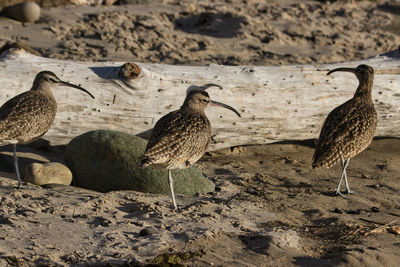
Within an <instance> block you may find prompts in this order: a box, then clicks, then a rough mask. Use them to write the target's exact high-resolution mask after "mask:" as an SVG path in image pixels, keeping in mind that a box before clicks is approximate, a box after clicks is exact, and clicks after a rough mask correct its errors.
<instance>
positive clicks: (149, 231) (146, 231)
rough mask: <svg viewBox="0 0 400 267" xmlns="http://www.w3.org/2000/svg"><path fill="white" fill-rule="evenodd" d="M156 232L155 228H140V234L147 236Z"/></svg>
mask: <svg viewBox="0 0 400 267" xmlns="http://www.w3.org/2000/svg"><path fill="white" fill-rule="evenodd" d="M155 233H156V230H154V228H144V229H142V230H140V232H139V236H146V235H153V234H155Z"/></svg>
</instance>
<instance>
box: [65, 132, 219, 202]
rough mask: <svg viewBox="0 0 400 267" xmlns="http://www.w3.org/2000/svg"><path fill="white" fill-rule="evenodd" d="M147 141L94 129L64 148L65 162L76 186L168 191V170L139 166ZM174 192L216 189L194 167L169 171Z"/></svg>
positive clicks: (202, 191) (106, 190)
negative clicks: (172, 180)
mask: <svg viewBox="0 0 400 267" xmlns="http://www.w3.org/2000/svg"><path fill="white" fill-rule="evenodd" d="M146 143H147V141H146V140H144V139H142V138H140V137H137V136H133V135H130V134H126V133H121V132H115V131H107V130H96V131H91V132H87V133H84V134H82V135H80V136H77V137H75V138H74V139H72V140H71V142H70V143H69V144H68V145H67V147H66V152H65V161H66V164H67V166H68V167H69V168H70V170H71V171H72V174H73V177H74V178H73V179H74V183H75V185H76V186H79V187H83V188H87V189H92V190H96V191H99V192H109V191H112V190H135V191H140V192H145V193H154V194H168V195H169V185H168V173H167V170H158V169H153V168H151V167H147V168H140V167H139V162H140V157H141V156H142V155H143V153H144V150H145V147H146ZM172 177H173V179H174V190H175V193H176V194H183V195H188V196H192V195H194V194H196V193H208V192H212V191H214V189H215V185H214V183H213V182H212V181H210V180H209V179H207V178H206V177H204V176H203V174H202V173H201V171H200V170H199V169H197V168H195V167H190V168H186V169H181V170H172Z"/></svg>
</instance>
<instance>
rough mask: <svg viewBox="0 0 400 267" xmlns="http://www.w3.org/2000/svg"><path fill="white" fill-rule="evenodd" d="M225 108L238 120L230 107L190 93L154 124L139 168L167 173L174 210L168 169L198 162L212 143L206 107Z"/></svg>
mask: <svg viewBox="0 0 400 267" xmlns="http://www.w3.org/2000/svg"><path fill="white" fill-rule="evenodd" d="M209 105H213V106H219V107H223V108H227V109H229V110H231V111H233V112H234V113H236V115H238V116H239V117H240V113H239V112H238V111H237V110H236V109H234V108H233V107H231V106H229V105H226V104H224V103H220V102H216V101H213V100H211V99H210V96H209V95H208V93H207V92H206V91H204V90H199V89H193V90H190V91H189V92H188V93H187V95H186V98H185V100H184V102H183V104H182V106H181V107H180V109H178V110H175V111H172V112H170V113H168V114H167V115H165V116H163V117H161V118H160V119H159V120H158V121H157V122H156V124H155V126H154V129H153V132H152V134H151V136H150V138H149V141H148V143H147V146H146V148H145V152H144V155H143V157H142V159H141V162H140V167H142V168H145V167H148V166H152V167H155V168H162V169H167V170H168V182H169V187H170V193H171V198H172V204H173V206H174V209H175V210H177V209H178V208H177V205H176V201H175V194H174V186H173V178H172V175H171V169H181V168H186V167H189V166H191V165H192V164H194V163H195V162H197V161H198V160H199V159H200V158H201V157H202V156H203V155H204V153H205V152H206V150H207V147H208V145H209V143H210V141H211V124H210V121H209V120H208V118H207V116H206V114H205V109H206V108H207V106H209Z"/></svg>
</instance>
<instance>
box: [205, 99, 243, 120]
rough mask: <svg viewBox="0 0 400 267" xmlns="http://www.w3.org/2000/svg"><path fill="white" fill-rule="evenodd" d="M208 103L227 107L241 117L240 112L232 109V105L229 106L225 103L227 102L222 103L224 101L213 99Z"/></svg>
mask: <svg viewBox="0 0 400 267" xmlns="http://www.w3.org/2000/svg"><path fill="white" fill-rule="evenodd" d="M210 104H211V106H216V107H222V108H227V109H229V110H231V111H233V112H235V113H236V115H238V116H239V117H242V116H241V115H240V113H239V112H238V111H237V110H236V109H234V108H233V107H231V106H229V105H227V104H224V103H221V102H217V101H214V100H210Z"/></svg>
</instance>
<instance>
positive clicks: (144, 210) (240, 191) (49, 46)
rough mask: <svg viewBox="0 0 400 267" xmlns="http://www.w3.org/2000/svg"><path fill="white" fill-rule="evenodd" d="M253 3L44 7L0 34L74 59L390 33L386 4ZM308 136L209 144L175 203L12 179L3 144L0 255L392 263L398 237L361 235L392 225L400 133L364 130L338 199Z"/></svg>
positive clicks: (267, 58) (249, 51)
mask: <svg viewBox="0 0 400 267" xmlns="http://www.w3.org/2000/svg"><path fill="white" fill-rule="evenodd" d="M264 2H265V1H234V0H231V1H202V2H201V3H198V4H194V3H192V2H191V1H164V2H163V3H161V2H157V1H154V2H153V3H152V4H149V5H139V6H136V5H130V6H99V7H74V6H72V7H58V8H51V9H49V10H43V12H42V18H41V20H40V21H39V22H37V23H35V24H33V25H25V26H24V25H21V24H19V23H17V22H14V21H11V20H8V19H0V45H1V44H3V43H5V42H6V41H9V40H14V41H16V40H21V41H23V42H25V43H27V44H28V45H30V46H32V47H33V48H35V49H37V50H38V51H39V52H40V53H41V54H42V55H44V56H48V57H57V58H63V59H73V60H93V61H99V60H113V61H143V62H160V63H176V64H190V65H193V64H208V63H218V64H234V65H236V64H250V65H252V64H258V65H271V64H292V63H296V64H303V63H313V64H319V63H325V62H338V61H349V60H355V59H361V58H366V57H369V56H374V55H377V54H379V53H383V52H388V51H389V50H393V49H395V48H397V47H398V45H399V44H400V42H399V40H400V39H399V38H400V37H399V36H400V32H399V25H398V21H399V10H400V9H396V8H395V7H396V5H394V4H393V3H391V4H392V5H393V6H391V8H388V7H389V6H388V5H387V4H386V5H385V4H376V3H374V2H369V1H361V2H356V3H355V4H343V2H337V3H334V4H328V3H320V2H313V1H301V2H300V3H299V1H289V0H285V1H271V2H268V3H264ZM397 6H398V5H397ZM313 145H314V142H313V140H309V141H302V142H300V141H299V142H296V141H290V142H289V141H288V142H287V143H280V144H271V145H255V146H242V147H234V148H227V149H223V150H219V151H214V152H210V153H207V154H206V155H205V156H204V157H203V158H202V159H201V160H200V161H199V163H198V164H197V165H198V166H199V167H200V168H201V169H202V170H203V172H204V173H205V174H206V175H207V176H208V177H209V178H210V179H212V180H213V181H214V182H215V183H216V185H217V190H216V191H215V192H214V193H212V194H205V195H198V196H195V197H184V196H178V198H177V202H178V205H179V207H180V211H179V212H178V213H175V212H174V211H172V210H171V203H170V198H169V197H168V196H160V195H148V194H143V193H138V192H133V191H117V192H110V193H106V194H104V193H97V192H93V191H88V190H84V189H80V188H75V187H69V186H47V187H38V186H34V185H29V186H28V187H26V188H24V189H21V190H17V189H16V188H15V185H16V181H15V179H16V178H15V175H14V174H13V173H11V172H12V168H10V165H11V166H12V161H11V156H10V155H9V154H8V155H6V156H4V157H5V161H6V163H5V165H6V167H7V166H8V170H9V172H3V173H0V176H1V177H0V192H1V193H0V195H1V201H0V206H1V209H0V266H6V265H7V264H9V265H22V266H36V265H39V264H43V265H45V266H48V265H50V266H60V265H67V266H68V265H72V266H86V264H88V265H89V266H106V265H107V264H110V265H112V264H115V265H116V266H120V265H122V266H133V265H135V264H148V263H158V264H160V265H162V263H166V262H168V260H169V261H170V262H171V263H179V264H183V265H189V266H210V265H215V266H396V265H398V264H399V262H400V236H399V235H395V234H393V233H389V232H386V231H383V232H380V233H371V234H369V233H370V232H371V231H372V230H373V229H375V228H376V227H379V226H381V225H384V224H386V223H389V222H392V221H395V220H398V221H395V222H394V223H393V225H400V204H399V203H400V194H399V193H400V183H399V179H400V164H399V161H398V157H399V147H400V140H398V139H390V138H387V139H377V140H374V141H373V143H372V144H371V146H370V147H369V148H368V149H367V150H365V151H364V152H363V153H361V154H360V155H358V156H357V157H355V158H354V159H352V160H351V162H350V166H349V168H348V176H349V179H350V186H351V187H352V189H354V190H355V191H356V192H357V193H358V194H357V195H351V196H349V198H347V199H344V198H341V197H337V196H335V195H334V194H333V189H334V188H335V186H336V184H337V182H338V178H339V176H340V168H339V165H337V166H335V167H333V168H332V169H329V170H326V169H323V170H319V171H315V170H312V169H311V158H312V153H313ZM3 149H4V148H3ZM20 150H24V151H25V153H21V154H20V157H21V161H22V165H24V164H26V162H28V161H32V160H35V161H47V160H52V161H54V160H56V161H57V160H58V161H62V160H63V148H62V147H61V148H60V147H57V148H47V149H46V150H44V151H43V150H38V149H35V148H32V147H21V148H20ZM32 153H33V154H32ZM38 155H39V156H38ZM24 160H25V162H24ZM2 162H4V159H2ZM7 162H8V163H7ZM124 264H126V265H124ZM110 265H108V266H110ZM164 266H167V265H164Z"/></svg>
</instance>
